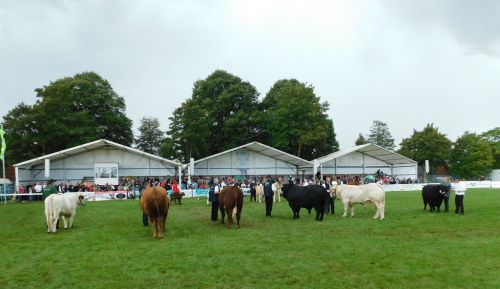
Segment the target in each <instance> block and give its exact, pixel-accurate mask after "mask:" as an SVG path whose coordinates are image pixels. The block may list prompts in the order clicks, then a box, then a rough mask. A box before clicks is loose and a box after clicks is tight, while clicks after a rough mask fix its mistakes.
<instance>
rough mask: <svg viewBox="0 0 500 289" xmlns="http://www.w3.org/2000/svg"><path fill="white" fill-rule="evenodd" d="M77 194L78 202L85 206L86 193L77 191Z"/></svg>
mask: <svg viewBox="0 0 500 289" xmlns="http://www.w3.org/2000/svg"><path fill="white" fill-rule="evenodd" d="M77 196H78V203H79V204H80V206H82V207H83V206H85V195H84V194H83V193H82V192H80V193H77Z"/></svg>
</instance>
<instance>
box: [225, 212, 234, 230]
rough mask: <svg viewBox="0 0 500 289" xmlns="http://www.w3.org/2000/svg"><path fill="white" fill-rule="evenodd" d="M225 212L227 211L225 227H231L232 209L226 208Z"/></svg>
mask: <svg viewBox="0 0 500 289" xmlns="http://www.w3.org/2000/svg"><path fill="white" fill-rule="evenodd" d="M226 213H227V228H228V229H231V227H232V226H233V210H231V209H229V208H228V209H227V212H226Z"/></svg>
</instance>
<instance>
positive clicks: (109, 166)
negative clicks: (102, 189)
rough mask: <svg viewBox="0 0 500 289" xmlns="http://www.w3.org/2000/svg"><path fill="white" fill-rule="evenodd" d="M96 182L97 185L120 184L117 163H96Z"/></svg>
mask: <svg viewBox="0 0 500 289" xmlns="http://www.w3.org/2000/svg"><path fill="white" fill-rule="evenodd" d="M94 182H95V184H96V185H101V186H104V185H113V186H117V185H118V164H117V163H95V164H94Z"/></svg>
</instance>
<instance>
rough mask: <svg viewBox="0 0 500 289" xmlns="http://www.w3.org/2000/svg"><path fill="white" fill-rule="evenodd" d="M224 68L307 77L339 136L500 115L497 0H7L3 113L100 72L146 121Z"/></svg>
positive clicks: (448, 128)
mask: <svg viewBox="0 0 500 289" xmlns="http://www.w3.org/2000/svg"><path fill="white" fill-rule="evenodd" d="M216 69H224V70H226V71H228V72H230V73H233V74H235V75H237V76H239V77H241V78H242V79H243V80H245V81H248V82H250V83H251V84H253V85H254V86H255V87H256V88H257V90H258V91H259V93H260V98H261V99H262V98H263V97H264V96H265V94H266V93H267V91H268V90H269V89H270V87H271V86H272V85H273V83H274V82H275V81H277V80H279V79H283V78H296V79H298V80H299V81H302V82H307V83H309V84H312V85H313V86H314V87H315V92H316V94H317V95H318V96H320V97H321V100H322V101H328V102H329V103H330V105H331V109H330V111H329V115H330V117H331V118H332V119H333V122H334V126H335V130H336V133H337V139H338V141H339V143H340V146H341V148H347V147H350V146H352V145H354V141H355V139H356V138H357V136H358V133H360V132H361V133H363V134H367V133H368V132H369V128H370V126H371V124H372V122H373V120H381V121H383V122H386V123H387V124H388V126H389V129H390V131H391V133H392V135H393V137H394V138H395V140H396V143H397V144H398V145H399V143H400V142H401V140H402V138H405V137H409V136H410V135H411V134H412V132H413V129H417V130H421V129H422V128H423V127H424V126H425V125H426V124H427V123H434V125H435V126H437V127H438V128H439V130H440V131H441V132H443V133H445V134H446V135H447V136H448V137H449V138H450V139H451V140H453V141H454V140H456V138H457V137H458V136H460V135H462V134H463V132H464V131H466V130H468V131H471V132H484V131H487V130H490V129H492V128H494V127H496V126H500V1H496V0H491V1H488V0H481V1H468V0H440V1H436V0H415V1H402V0H392V1H391V0H385V1H356V0H354V1H353V0H346V1H333V0H328V1H311V0H306V1H291V0H283V1H271V0H263V1H256V0H250V1H236V0H235V1H210V0H199V1H180V0H178V1H173V0H172V1H160V0H158V1H132V0H131V1H108V0H107V1H69V0H68V1H42V0H33V1H23V0H12V1H11V0H2V1H0V116H3V115H5V114H6V113H7V112H8V111H9V110H10V109H12V108H14V107H15V106H16V105H17V104H18V103H20V102H25V103H27V104H33V103H34V102H35V100H36V97H35V92H34V89H35V88H38V87H43V86H44V85H48V84H49V83H50V81H54V80H56V79H59V78H62V77H65V76H73V75H75V74H76V73H79V72H83V71H95V72H97V73H98V74H100V75H101V76H102V77H104V78H106V79H107V80H108V81H109V82H110V83H111V85H112V86H113V88H114V90H115V91H116V92H117V93H118V94H120V95H121V96H123V97H124V98H125V102H126V105H127V115H128V117H130V118H131V119H132V120H133V121H134V129H137V126H138V124H139V120H140V119H141V118H142V117H144V116H148V117H151V116H152V117H157V118H158V119H159V120H160V123H161V125H162V128H163V129H165V130H166V129H167V128H168V124H169V122H168V117H169V116H170V115H171V114H172V112H173V110H174V109H175V108H177V107H178V106H179V105H180V104H181V103H182V102H183V101H185V100H186V99H188V98H189V97H191V93H192V88H193V83H194V81H196V80H197V79H203V78H205V77H207V76H208V75H209V74H210V73H211V72H213V71H214V70H216Z"/></svg>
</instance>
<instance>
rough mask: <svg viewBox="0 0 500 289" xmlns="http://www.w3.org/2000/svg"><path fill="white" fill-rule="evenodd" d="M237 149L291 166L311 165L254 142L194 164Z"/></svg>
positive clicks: (200, 160)
mask: <svg viewBox="0 0 500 289" xmlns="http://www.w3.org/2000/svg"><path fill="white" fill-rule="evenodd" d="M239 149H246V150H249V151H252V152H256V153H259V154H263V155H265V156H268V157H271V158H274V159H278V160H280V161H283V162H285V163H287V164H292V165H295V166H311V165H312V163H311V162H310V161H307V160H305V159H302V158H299V157H297V156H294V155H292V154H289V153H286V152H284V151H280V150H279V149H275V148H273V147H270V146H267V145H265V144H262V143H260V142H256V141H255V142H251V143H247V144H245V145H242V146H239V147H235V148H232V149H229V150H227V151H223V152H220V153H218V154H214V155H211V156H208V157H205V158H202V159H199V160H196V161H195V163H198V162H202V161H205V160H208V159H211V158H214V157H218V156H220V155H223V154H226V153H229V152H232V151H235V150H239Z"/></svg>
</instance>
